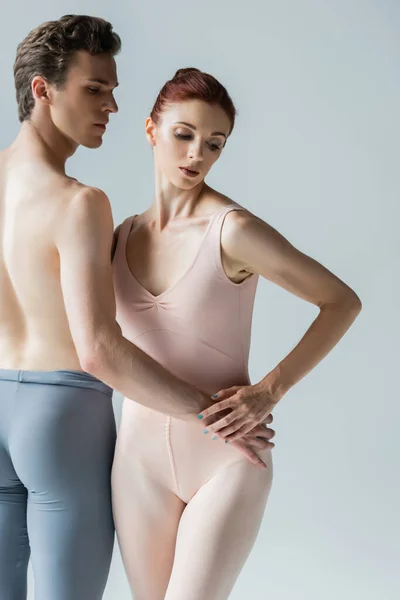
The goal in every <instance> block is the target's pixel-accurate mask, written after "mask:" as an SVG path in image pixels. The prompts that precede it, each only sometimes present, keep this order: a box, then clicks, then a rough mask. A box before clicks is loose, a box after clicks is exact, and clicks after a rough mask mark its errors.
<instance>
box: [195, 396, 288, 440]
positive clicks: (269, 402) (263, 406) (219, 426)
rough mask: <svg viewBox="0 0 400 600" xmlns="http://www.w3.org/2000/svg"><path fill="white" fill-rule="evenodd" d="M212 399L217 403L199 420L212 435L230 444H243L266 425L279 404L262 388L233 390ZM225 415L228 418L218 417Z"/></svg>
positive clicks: (203, 413) (204, 412) (202, 414)
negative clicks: (261, 426) (252, 433)
mask: <svg viewBox="0 0 400 600" xmlns="http://www.w3.org/2000/svg"><path fill="white" fill-rule="evenodd" d="M212 398H213V399H215V400H216V403H215V404H214V405H213V406H210V407H209V408H207V409H206V410H203V411H202V413H201V415H199V417H200V418H202V424H204V425H205V426H206V427H207V429H208V431H209V432H210V433H212V434H215V435H217V436H218V437H219V438H221V439H223V440H225V441H228V442H234V441H238V440H242V441H243V438H244V436H245V435H246V434H248V433H249V432H250V431H251V430H252V429H254V428H255V427H257V426H258V425H260V424H261V423H265V421H266V419H267V417H268V416H269V415H270V414H271V412H272V410H273V409H274V408H275V406H276V404H277V401H276V399H275V398H274V397H273V395H272V394H271V393H269V392H268V391H267V390H266V389H265V388H264V387H263V386H261V385H259V384H256V385H246V386H233V387H231V388H228V389H226V390H221V391H220V392H218V394H215V395H214V396H212ZM227 410H229V411H230V412H229V413H228V414H226V411H227ZM223 412H225V415H220V414H219V413H223ZM218 417H219V418H218ZM216 419H217V420H216Z"/></svg>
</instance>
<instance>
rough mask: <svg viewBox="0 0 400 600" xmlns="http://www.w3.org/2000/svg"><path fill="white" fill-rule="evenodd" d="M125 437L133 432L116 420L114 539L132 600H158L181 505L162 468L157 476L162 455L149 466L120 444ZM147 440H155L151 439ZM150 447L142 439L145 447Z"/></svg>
mask: <svg viewBox="0 0 400 600" xmlns="http://www.w3.org/2000/svg"><path fill="white" fill-rule="evenodd" d="M149 435H151V434H149ZM127 436H134V432H133V431H126V432H125V431H124V426H123V424H122V425H121V429H120V432H119V435H118V441H117V448H116V452H115V459H114V466H113V474H112V490H113V510H114V521H115V527H116V531H117V538H118V543H119V546H120V550H121V555H122V560H123V563H124V567H125V570H126V574H127V577H128V580H129V584H130V587H131V590H132V594H133V595H134V598H135V600H164V597H165V592H166V589H167V586H168V581H169V578H170V575H171V570H172V565H173V560H174V553H175V542H176V534H177V530H178V525H179V520H180V518H181V515H182V511H183V509H184V507H185V504H184V503H183V502H182V500H180V498H178V497H177V496H176V494H175V493H174V492H173V490H171V489H170V488H169V487H167V486H166V484H165V480H164V477H165V471H164V473H163V475H160V472H159V468H160V469H163V466H162V462H163V455H160V456H159V468H157V470H152V469H149V465H144V464H143V463H142V461H141V460H140V458H139V457H138V456H137V454H138V453H137V452H135V451H134V449H133V448H131V446H130V444H129V443H128V445H127V446H126V445H125V440H126V439H127ZM131 439H135V438H134V437H131ZM151 439H154V445H157V438H156V437H154V438H153V437H152V438H151ZM151 446H152V444H147V451H148V452H151ZM167 468H168V465H167Z"/></svg>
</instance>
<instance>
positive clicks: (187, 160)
mask: <svg viewBox="0 0 400 600" xmlns="http://www.w3.org/2000/svg"><path fill="white" fill-rule="evenodd" d="M230 127H231V122H230V119H229V117H228V115H227V114H226V113H225V111H224V110H223V109H222V108H221V107H220V106H218V105H215V104H213V105H210V104H207V103H206V102H203V101H202V100H187V101H184V102H177V103H174V104H170V105H168V106H167V108H166V109H165V110H164V111H163V113H162V115H161V117H160V120H159V122H158V123H157V124H155V123H154V122H153V121H152V119H151V118H148V119H147V121H146V134H147V138H148V140H149V142H150V143H151V144H152V145H153V147H154V160H155V162H156V167H157V168H158V169H160V170H161V171H162V173H163V175H165V177H166V178H167V179H168V180H169V181H170V182H171V183H172V184H173V185H175V186H176V187H178V188H181V189H186V190H189V189H191V188H194V187H195V186H197V185H198V184H199V183H200V182H201V181H203V179H204V178H205V177H206V175H207V173H208V172H209V170H210V169H211V167H212V166H213V164H214V163H215V162H216V161H217V160H218V158H219V157H220V154H221V152H222V148H223V147H224V144H225V142H226V139H227V137H228V135H229V131H230Z"/></svg>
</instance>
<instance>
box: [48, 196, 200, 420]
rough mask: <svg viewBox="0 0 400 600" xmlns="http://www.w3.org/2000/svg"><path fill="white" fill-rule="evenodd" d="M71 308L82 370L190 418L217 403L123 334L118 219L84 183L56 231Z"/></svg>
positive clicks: (66, 297) (66, 298) (163, 409)
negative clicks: (115, 261) (115, 262)
mask: <svg viewBox="0 0 400 600" xmlns="http://www.w3.org/2000/svg"><path fill="white" fill-rule="evenodd" d="M55 241H56V245H57V249H58V252H59V256H60V277H61V287H62V292H63V297H64V303H65V308H66V313H67V317H68V321H69V326H70V330H71V334H72V338H73V341H74V344H75V347H76V350H77V353H78V357H79V361H80V363H81V366H82V369H83V370H85V371H87V372H88V373H91V374H92V375H94V376H95V377H97V378H98V379H100V380H101V381H104V382H105V383H106V384H108V385H109V386H110V387H112V388H114V389H116V390H117V391H119V392H120V393H121V394H123V395H124V396H126V397H128V398H133V399H134V400H135V401H137V402H139V403H140V404H143V405H145V406H147V407H149V408H152V409H154V410H156V411H159V412H162V413H165V414H168V415H171V416H174V417H178V418H181V419H185V420H193V419H195V418H197V414H198V413H199V412H201V411H202V410H203V409H204V408H206V407H207V406H210V405H211V404H212V401H211V399H208V397H207V396H206V395H205V394H202V393H201V392H199V391H198V390H196V389H195V388H194V387H192V386H190V385H189V384H187V383H185V382H183V381H181V380H179V379H177V378H176V377H174V376H173V375H172V374H171V373H170V372H168V371H167V370H165V369H164V368H163V367H162V366H161V365H159V364H158V363H157V362H156V361H155V360H153V359H152V358H151V357H150V356H148V355H147V354H146V353H145V352H143V351H142V350H140V349H139V348H138V347H137V346H135V345H134V344H132V343H130V342H129V341H128V340H127V339H125V338H124V337H123V336H122V333H121V329H120V327H119V325H118V324H117V322H116V320H115V314H116V306H115V297H114V288H113V278H112V267H111V261H110V255H111V250H112V241H113V219H112V212H111V206H110V202H109V200H108V198H107V196H106V195H105V194H104V193H103V192H101V191H100V190H96V189H93V188H83V189H82V190H81V191H80V192H79V193H78V194H77V195H76V196H75V197H74V198H73V199H72V200H71V201H70V203H69V205H68V207H67V208H66V212H65V215H64V218H63V220H62V223H60V227H59V229H58V230H57V231H56V240H55Z"/></svg>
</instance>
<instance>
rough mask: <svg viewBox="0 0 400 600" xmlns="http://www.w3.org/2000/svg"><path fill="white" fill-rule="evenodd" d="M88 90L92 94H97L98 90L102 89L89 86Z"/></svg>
mask: <svg viewBox="0 0 400 600" xmlns="http://www.w3.org/2000/svg"><path fill="white" fill-rule="evenodd" d="M88 90H89V92H90V93H91V94H97V92H99V91H100V88H94V87H90V88H88Z"/></svg>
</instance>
